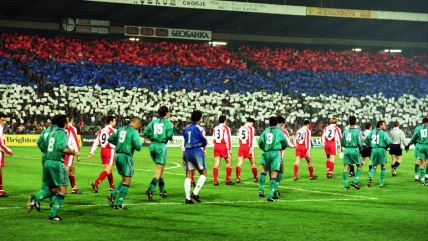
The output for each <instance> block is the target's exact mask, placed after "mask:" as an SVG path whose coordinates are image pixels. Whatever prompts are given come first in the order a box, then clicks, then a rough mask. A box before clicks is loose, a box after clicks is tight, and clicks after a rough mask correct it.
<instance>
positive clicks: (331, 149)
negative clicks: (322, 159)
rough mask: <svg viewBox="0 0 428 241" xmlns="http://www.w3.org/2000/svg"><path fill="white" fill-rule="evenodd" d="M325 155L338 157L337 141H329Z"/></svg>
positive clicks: (326, 144) (325, 148)
mask: <svg viewBox="0 0 428 241" xmlns="http://www.w3.org/2000/svg"><path fill="white" fill-rule="evenodd" d="M324 150H325V154H327V155H336V153H337V148H336V142H335V141H327V142H326V143H325V146H324Z"/></svg>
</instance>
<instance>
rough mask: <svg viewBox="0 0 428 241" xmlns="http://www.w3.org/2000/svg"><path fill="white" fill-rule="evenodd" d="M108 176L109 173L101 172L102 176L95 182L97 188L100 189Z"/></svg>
mask: <svg viewBox="0 0 428 241" xmlns="http://www.w3.org/2000/svg"><path fill="white" fill-rule="evenodd" d="M107 176H108V174H107V172H106V171H103V172H101V173H100V175H99V176H98V178H97V180H95V182H94V184H95V186H97V187H98V185H100V183H101V182H102V181H104V179H105V178H106V177H107Z"/></svg>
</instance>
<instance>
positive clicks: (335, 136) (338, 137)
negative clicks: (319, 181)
mask: <svg viewBox="0 0 428 241" xmlns="http://www.w3.org/2000/svg"><path fill="white" fill-rule="evenodd" d="M336 124H337V118H335V117H333V118H331V119H330V125H328V126H326V127H325V128H324V130H323V132H322V137H321V141H322V143H323V145H324V151H325V154H326V156H327V160H326V161H325V166H326V170H327V178H332V177H333V170H334V158H335V157H336V153H337V143H341V142H342V131H341V130H340V129H339V127H337V126H336Z"/></svg>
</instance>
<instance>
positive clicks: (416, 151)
mask: <svg viewBox="0 0 428 241" xmlns="http://www.w3.org/2000/svg"><path fill="white" fill-rule="evenodd" d="M414 151H415V153H414V154H415V158H416V159H418V155H419V152H418V149H417V148H416V147H415V149H414Z"/></svg>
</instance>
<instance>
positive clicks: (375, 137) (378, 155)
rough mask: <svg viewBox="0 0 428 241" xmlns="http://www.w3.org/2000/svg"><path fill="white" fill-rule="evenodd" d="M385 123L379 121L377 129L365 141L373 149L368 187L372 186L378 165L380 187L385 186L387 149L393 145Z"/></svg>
mask: <svg viewBox="0 0 428 241" xmlns="http://www.w3.org/2000/svg"><path fill="white" fill-rule="evenodd" d="M386 128H387V127H386V123H385V121H383V120H382V121H378V122H377V124H376V129H374V130H372V131H371V132H370V133H369V134H368V135H367V137H366V139H365V140H364V142H365V143H366V144H367V145H368V146H370V147H371V150H372V153H371V156H370V159H371V165H372V169H371V170H370V172H369V179H368V181H367V186H368V187H371V186H372V178H373V176H374V175H375V173H376V168H377V165H380V166H381V171H380V187H381V188H383V187H384V185H385V173H386V170H385V164H386V149H388V148H389V145H390V144H391V139H390V138H389V136H388V134H387V133H386V132H385V130H386Z"/></svg>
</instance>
